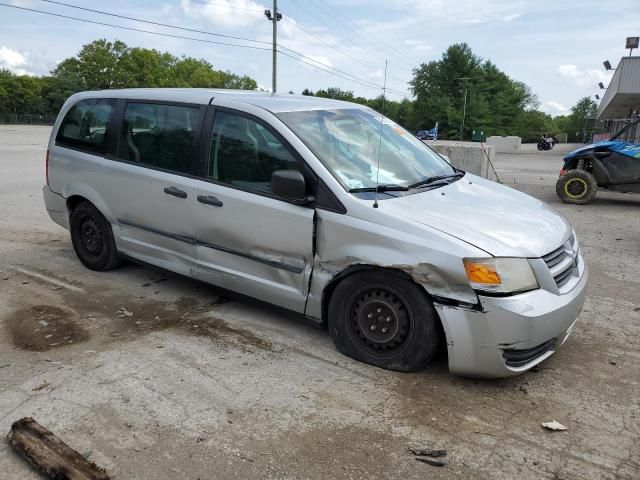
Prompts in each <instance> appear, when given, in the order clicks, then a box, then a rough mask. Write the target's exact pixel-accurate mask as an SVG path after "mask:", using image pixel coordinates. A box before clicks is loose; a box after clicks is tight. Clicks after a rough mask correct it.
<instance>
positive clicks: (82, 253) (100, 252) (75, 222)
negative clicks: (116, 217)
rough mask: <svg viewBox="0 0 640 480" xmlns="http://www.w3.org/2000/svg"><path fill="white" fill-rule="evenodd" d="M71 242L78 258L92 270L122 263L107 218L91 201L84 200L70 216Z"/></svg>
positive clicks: (108, 267) (113, 266) (112, 266)
mask: <svg viewBox="0 0 640 480" xmlns="http://www.w3.org/2000/svg"><path fill="white" fill-rule="evenodd" d="M69 230H70V231H71V243H72V244H73V249H74V250H75V252H76V255H77V257H78V259H79V260H80V261H81V262H82V264H83V265H84V266H85V267H87V268H89V269H91V270H110V269H112V268H115V267H117V266H118V265H119V264H120V257H118V251H117V249H116V243H115V240H114V238H113V232H112V231H111V225H110V224H109V222H108V221H107V219H106V218H104V216H103V215H102V214H101V213H100V212H99V211H98V209H97V208H96V207H94V206H93V205H92V204H91V203H89V202H86V201H85V202H82V203H80V204H78V205H77V206H76V208H74V209H73V211H72V212H71V216H70V218H69Z"/></svg>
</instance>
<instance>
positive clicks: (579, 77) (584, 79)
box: [556, 64, 611, 89]
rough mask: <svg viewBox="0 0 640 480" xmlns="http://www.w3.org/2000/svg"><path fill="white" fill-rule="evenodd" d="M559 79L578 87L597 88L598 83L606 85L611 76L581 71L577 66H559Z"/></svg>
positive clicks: (593, 71) (595, 71)
mask: <svg viewBox="0 0 640 480" xmlns="http://www.w3.org/2000/svg"><path fill="white" fill-rule="evenodd" d="M556 72H557V74H558V76H559V77H561V78H564V79H566V80H568V81H570V82H572V83H574V84H575V85H577V86H579V87H593V88H594V89H595V88H597V85H598V82H603V83H606V82H608V81H609V79H610V78H611V74H610V73H607V72H603V71H602V70H597V69H595V68H590V69H586V70H581V69H580V68H579V67H578V66H577V65H573V64H565V65H560V66H559V67H558V68H557V70H556Z"/></svg>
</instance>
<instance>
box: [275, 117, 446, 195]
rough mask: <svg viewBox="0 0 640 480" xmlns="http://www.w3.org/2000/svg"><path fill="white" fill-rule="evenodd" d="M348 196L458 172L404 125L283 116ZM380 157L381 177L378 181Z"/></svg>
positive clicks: (385, 120) (363, 119)
mask: <svg viewBox="0 0 640 480" xmlns="http://www.w3.org/2000/svg"><path fill="white" fill-rule="evenodd" d="M277 116H278V118H280V120H282V121H283V122H284V123H285V124H286V125H287V126H288V127H289V128H290V129H291V130H293V132H294V133H295V134H296V135H297V136H298V137H299V138H300V139H301V140H302V141H303V142H304V143H305V144H306V145H307V147H309V149H310V150H311V151H312V152H313V153H314V154H315V155H316V157H318V159H319V160H320V161H321V162H322V163H323V164H324V166H325V167H327V168H328V169H329V170H330V171H331V173H332V174H333V175H334V176H335V177H336V178H337V179H338V180H339V181H340V183H342V185H343V186H344V187H345V188H346V189H347V190H352V189H359V188H370V187H371V188H375V187H376V180H378V182H379V183H380V184H381V185H401V186H404V187H407V186H409V185H413V184H415V183H418V182H421V181H424V180H425V179H427V178H431V177H438V176H447V175H453V174H454V173H455V170H454V169H453V167H451V166H450V165H449V164H448V163H447V162H446V161H445V160H444V159H443V158H442V157H440V156H439V155H438V154H437V153H435V152H434V151H433V150H431V149H430V148H428V147H427V146H426V145H425V144H423V143H422V142H421V141H420V140H418V139H417V138H415V137H414V136H413V135H412V134H411V133H409V132H408V131H406V130H405V129H403V128H402V127H400V126H399V125H398V124H396V123H394V122H393V121H391V120H389V119H388V118H383V124H382V136H380V117H381V116H380V114H378V113H376V112H375V111H373V110H371V109H360V108H354V109H337V110H311V111H301V112H283V113H279V114H277ZM378 152H380V172H379V178H377V177H378Z"/></svg>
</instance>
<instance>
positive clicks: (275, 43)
mask: <svg viewBox="0 0 640 480" xmlns="http://www.w3.org/2000/svg"><path fill="white" fill-rule="evenodd" d="M264 15H265V16H266V17H267V18H268V19H269V21H271V22H272V23H273V45H272V47H273V60H272V61H273V65H272V67H271V93H276V71H277V61H278V22H279V21H280V20H282V14H281V13H280V12H278V0H273V14H272V13H271V10H265V11H264Z"/></svg>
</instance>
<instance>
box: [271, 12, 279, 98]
mask: <svg viewBox="0 0 640 480" xmlns="http://www.w3.org/2000/svg"><path fill="white" fill-rule="evenodd" d="M277 42H278V0H273V65H272V70H271V93H276V77H277V75H276V64H277V62H278V48H277V45H278V43H277Z"/></svg>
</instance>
